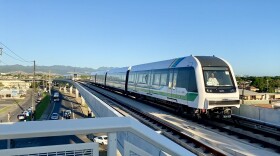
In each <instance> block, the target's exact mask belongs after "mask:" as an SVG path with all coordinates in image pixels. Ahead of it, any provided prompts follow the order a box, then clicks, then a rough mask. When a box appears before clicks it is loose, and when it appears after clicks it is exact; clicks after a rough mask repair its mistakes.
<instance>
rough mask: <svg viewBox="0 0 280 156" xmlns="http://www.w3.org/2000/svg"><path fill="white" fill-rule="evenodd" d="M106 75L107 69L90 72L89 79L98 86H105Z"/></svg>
mask: <svg viewBox="0 0 280 156" xmlns="http://www.w3.org/2000/svg"><path fill="white" fill-rule="evenodd" d="M106 75H107V71H97V72H92V73H91V80H92V82H93V83H95V84H98V85H100V86H105V85H106Z"/></svg>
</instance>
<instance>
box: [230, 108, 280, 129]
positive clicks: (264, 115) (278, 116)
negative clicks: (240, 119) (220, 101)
mask: <svg viewBox="0 0 280 156" xmlns="http://www.w3.org/2000/svg"><path fill="white" fill-rule="evenodd" d="M233 114H236V115H240V116H244V117H248V118H252V119H256V120H260V121H264V122H268V123H272V124H276V125H280V110H279V109H278V110H277V109H270V108H262V107H256V106H251V105H245V104H244V105H242V104H241V105H240V108H239V109H237V108H233Z"/></svg>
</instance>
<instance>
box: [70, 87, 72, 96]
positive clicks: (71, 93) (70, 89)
mask: <svg viewBox="0 0 280 156" xmlns="http://www.w3.org/2000/svg"><path fill="white" fill-rule="evenodd" d="M72 94H73V86H71V87H70V95H72Z"/></svg>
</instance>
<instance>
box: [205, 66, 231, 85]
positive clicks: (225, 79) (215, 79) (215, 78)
mask: <svg viewBox="0 0 280 156" xmlns="http://www.w3.org/2000/svg"><path fill="white" fill-rule="evenodd" d="M203 76H204V82H205V86H206V87H212V86H229V87H233V81H232V76H231V73H230V70H229V69H228V68H227V67H203Z"/></svg>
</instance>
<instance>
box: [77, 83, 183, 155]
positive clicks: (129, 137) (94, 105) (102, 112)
mask: <svg viewBox="0 0 280 156" xmlns="http://www.w3.org/2000/svg"><path fill="white" fill-rule="evenodd" d="M75 87H76V88H77V89H78V90H79V92H80V94H81V96H83V97H84V99H85V101H86V103H87V104H88V106H89V107H90V109H91V110H92V111H93V112H94V114H95V116H96V117H122V115H121V114H120V113H119V112H117V111H115V110H114V109H113V108H111V107H109V106H108V105H107V104H106V103H104V102H103V101H101V100H100V99H99V98H98V97H96V96H95V95H93V94H92V93H90V92H89V91H87V90H86V89H85V88H83V87H82V86H80V85H79V84H77V83H75ZM155 133H156V132H155ZM155 135H157V134H155ZM161 137H163V136H161ZM125 140H126V141H128V142H129V143H131V144H133V145H135V146H136V147H138V148H140V149H142V150H144V151H146V152H148V153H149V154H151V155H158V156H163V155H165V154H164V152H163V151H161V149H159V148H157V147H155V146H154V145H152V144H150V143H149V142H147V141H145V140H144V139H142V138H140V137H138V136H137V135H135V134H133V133H129V132H119V133H117V142H118V150H119V151H120V153H121V154H122V155H124V143H125V142H124V141H125ZM178 146H179V145H178Z"/></svg>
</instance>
